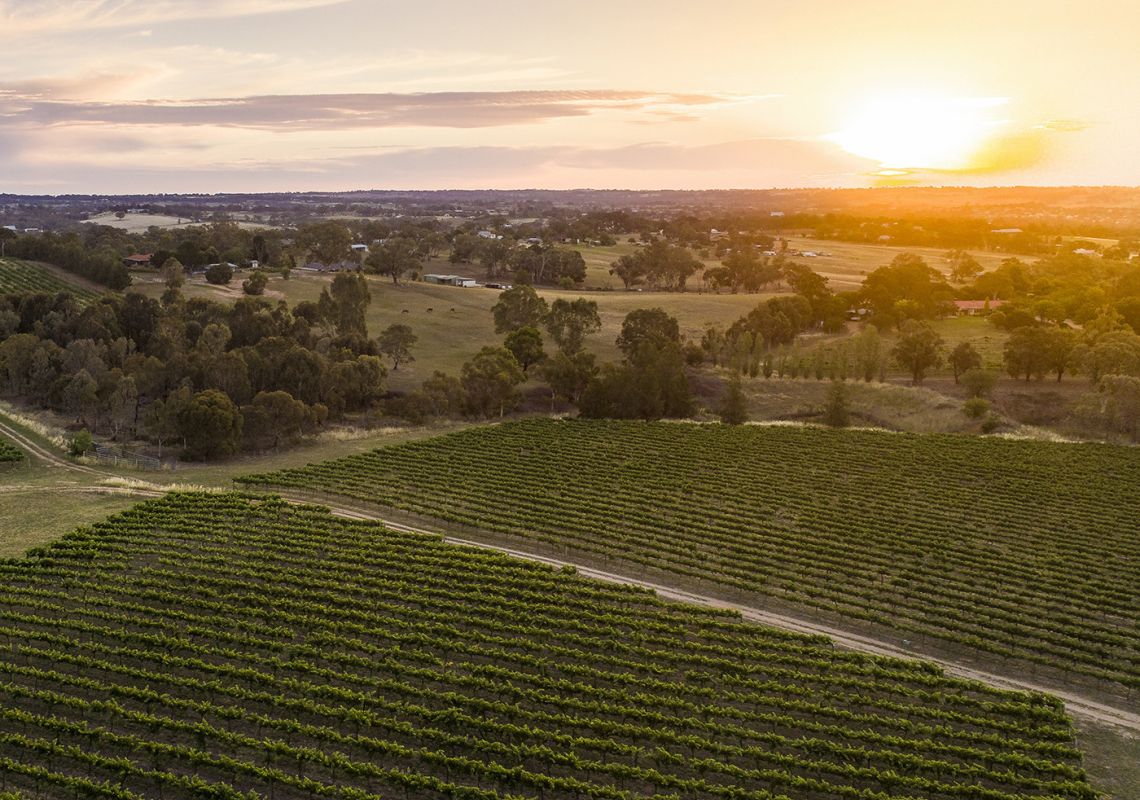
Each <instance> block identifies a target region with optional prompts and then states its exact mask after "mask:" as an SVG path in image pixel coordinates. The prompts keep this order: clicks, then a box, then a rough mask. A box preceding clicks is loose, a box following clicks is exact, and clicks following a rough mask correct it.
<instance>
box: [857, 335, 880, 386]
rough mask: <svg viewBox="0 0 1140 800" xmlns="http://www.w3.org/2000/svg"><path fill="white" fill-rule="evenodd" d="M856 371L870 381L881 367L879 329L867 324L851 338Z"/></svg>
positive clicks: (878, 372)
mask: <svg viewBox="0 0 1140 800" xmlns="http://www.w3.org/2000/svg"><path fill="white" fill-rule="evenodd" d="M852 342H853V345H854V355H855V369H856V373H857V374H858V375H859V376H861V377H862V378H863V380H864V381H866V382H867V383H870V382H871V381H873V380H874V379H875V377H876V376H878V375H879V374H880V373H881V372H882V369H883V340H882V337H881V336H879V329H878V328H876V327H875V326H874V325H868V326H867V327H865V328H864V329H863V330H861V331H860V332H859V333H858V334H856V335H855V336H854V337H853V338H852Z"/></svg>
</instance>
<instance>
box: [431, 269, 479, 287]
mask: <svg viewBox="0 0 1140 800" xmlns="http://www.w3.org/2000/svg"><path fill="white" fill-rule="evenodd" d="M423 281H424V283H434V284H437V285H440V286H462V287H464V288H466V289H470V288H472V287H474V286H478V285H479V282H478V281H476V280H475V279H474V278H464V277H463V276H461V275H437V274H435V273H428V274H427V275H424V277H423Z"/></svg>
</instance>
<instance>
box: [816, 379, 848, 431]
mask: <svg viewBox="0 0 1140 800" xmlns="http://www.w3.org/2000/svg"><path fill="white" fill-rule="evenodd" d="M823 423H824V424H825V425H830V426H831V427H832V428H846V427H847V426H848V425H850V424H851V409H850V408H849V407H848V403H847V384H845V383H843V382H842V381H832V382H831V388H829V389H828V390H827V403H826V404H825V405H824V407H823Z"/></svg>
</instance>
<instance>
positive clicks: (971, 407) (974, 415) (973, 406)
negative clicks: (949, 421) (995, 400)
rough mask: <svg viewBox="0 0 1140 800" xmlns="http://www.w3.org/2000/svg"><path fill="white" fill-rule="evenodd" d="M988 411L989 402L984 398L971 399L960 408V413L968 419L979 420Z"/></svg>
mask: <svg viewBox="0 0 1140 800" xmlns="http://www.w3.org/2000/svg"><path fill="white" fill-rule="evenodd" d="M989 410H990V401H989V400H987V399H986V398H984V397H971V398H970V399H969V400H967V401H966V402H965V404H964V405H963V406H962V413H964V414H965V415H966V416H967V417H969V418H970V419H981V418H982V417H984V416H985V415H986V412H988V411H989Z"/></svg>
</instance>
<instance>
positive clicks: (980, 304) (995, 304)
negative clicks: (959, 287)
mask: <svg viewBox="0 0 1140 800" xmlns="http://www.w3.org/2000/svg"><path fill="white" fill-rule="evenodd" d="M1003 305H1005V301H1004V300H955V301H954V309H955V310H956V311H957V313H958V316H959V317H977V316H982V315H985V314H988V313H990V312H991V311H993V310H994V309H995V308H1000V307H1001V306H1003Z"/></svg>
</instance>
